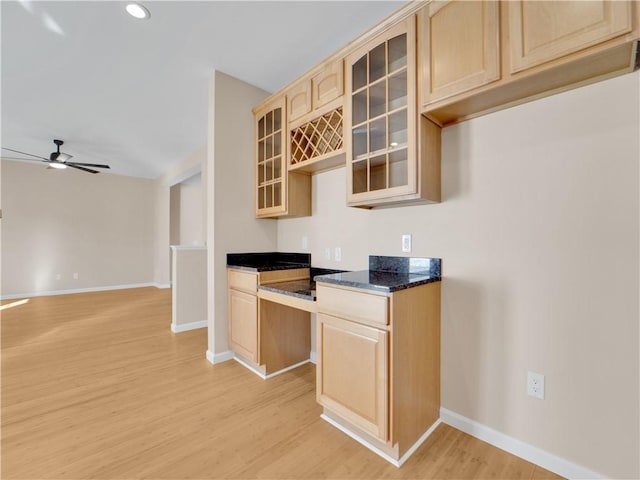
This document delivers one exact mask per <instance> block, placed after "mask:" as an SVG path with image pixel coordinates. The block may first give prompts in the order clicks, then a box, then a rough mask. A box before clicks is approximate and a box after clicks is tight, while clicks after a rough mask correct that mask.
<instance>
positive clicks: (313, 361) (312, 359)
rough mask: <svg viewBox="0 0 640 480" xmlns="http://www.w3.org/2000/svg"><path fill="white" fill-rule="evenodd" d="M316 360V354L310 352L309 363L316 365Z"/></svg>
mask: <svg viewBox="0 0 640 480" xmlns="http://www.w3.org/2000/svg"><path fill="white" fill-rule="evenodd" d="M316 358H317V356H316V352H309V361H310V362H311V363H313V364H314V365H315V364H316Z"/></svg>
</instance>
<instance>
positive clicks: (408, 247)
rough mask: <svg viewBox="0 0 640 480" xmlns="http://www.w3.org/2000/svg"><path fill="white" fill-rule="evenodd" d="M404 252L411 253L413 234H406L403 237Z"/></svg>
mask: <svg viewBox="0 0 640 480" xmlns="http://www.w3.org/2000/svg"><path fill="white" fill-rule="evenodd" d="M402 251H403V252H406V253H411V234H410V233H406V234H404V235H402Z"/></svg>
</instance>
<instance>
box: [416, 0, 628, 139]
mask: <svg viewBox="0 0 640 480" xmlns="http://www.w3.org/2000/svg"><path fill="white" fill-rule="evenodd" d="M639 7H640V2H637V1H628V0H588V1H583V0H562V1H537V0H531V1H523V0H513V1H500V2H494V1H475V2H471V1H461V0H452V1H450V2H446V3H441V2H432V3H430V4H427V5H425V6H423V7H422V9H421V10H420V11H419V13H418V18H419V31H418V42H419V58H418V63H419V64H420V66H421V68H420V69H419V80H418V81H419V85H420V89H419V90H420V95H421V98H420V101H421V103H420V105H421V113H422V114H423V115H425V116H427V117H428V118H430V119H431V120H433V121H434V122H436V123H438V124H439V125H441V126H445V125H448V124H451V123H455V122H460V121H464V120H467V119H469V118H473V117H477V116H479V115H483V114H486V113H490V112H493V111H496V110H499V109H502V108H507V107H511V106H514V105H517V104H520V103H524V102H527V101H531V100H535V99H538V98H541V97H543V96H547V95H552V94H554V93H558V92H562V91H565V90H568V89H571V88H575V87H578V86H582V85H585V84H587V83H592V82H595V81H598V80H602V79H605V78H609V77H612V76H615V75H621V74H623V73H627V72H631V71H633V70H634V69H635V68H636V64H637V60H636V59H637V58H638V48H639V47H638V39H639V38H640V12H639V10H640V8H639ZM498 52H499V55H497V53H498Z"/></svg>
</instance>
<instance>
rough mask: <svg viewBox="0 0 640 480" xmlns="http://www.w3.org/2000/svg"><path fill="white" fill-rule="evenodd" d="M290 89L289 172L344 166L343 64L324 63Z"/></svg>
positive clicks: (340, 62) (308, 171)
mask: <svg viewBox="0 0 640 480" xmlns="http://www.w3.org/2000/svg"><path fill="white" fill-rule="evenodd" d="M314 71H315V73H310V74H309V75H308V76H307V77H305V78H303V79H302V80H299V81H298V82H296V83H295V84H294V85H293V86H292V87H290V88H289V89H287V93H286V94H287V105H288V112H289V122H288V125H289V141H290V143H289V147H290V148H289V157H288V158H289V161H288V168H289V171H292V172H293V171H295V172H297V173H301V172H306V173H314V172H319V171H323V170H327V169H330V168H334V167H337V166H341V165H344V128H343V105H342V104H343V96H344V63H343V60H342V59H340V60H334V61H329V62H325V63H323V64H322V65H321V66H320V68H319V69H316V70H314Z"/></svg>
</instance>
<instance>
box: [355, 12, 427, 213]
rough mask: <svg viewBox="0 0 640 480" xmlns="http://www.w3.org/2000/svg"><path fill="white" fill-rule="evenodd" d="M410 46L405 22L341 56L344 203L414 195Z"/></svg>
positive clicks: (411, 30)
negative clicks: (344, 60) (344, 62)
mask: <svg viewBox="0 0 640 480" xmlns="http://www.w3.org/2000/svg"><path fill="white" fill-rule="evenodd" d="M415 45H416V38H415V23H414V19H413V18H409V19H408V20H406V21H405V22H402V23H400V24H398V25H396V26H394V27H393V28H390V29H389V30H387V31H386V32H384V33H383V34H381V35H380V36H378V37H376V38H375V39H374V40H373V41H371V42H369V43H368V44H366V45H365V46H363V47H362V48H360V49H359V50H357V51H356V52H354V53H353V54H351V55H350V56H349V57H348V58H347V72H346V73H347V79H346V83H347V89H348V97H347V101H346V109H347V111H348V114H347V115H346V122H347V125H348V128H346V132H347V133H346V135H345V137H346V138H345V144H346V149H347V202H348V203H349V205H352V206H367V205H369V204H375V200H380V199H387V200H388V199H390V198H391V197H402V196H406V195H411V194H415V193H416V191H417V148H416V141H417V140H416V135H417V128H416V116H417V108H416V70H415V69H416V66H415V65H416V59H415ZM372 202H373V203H372Z"/></svg>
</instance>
